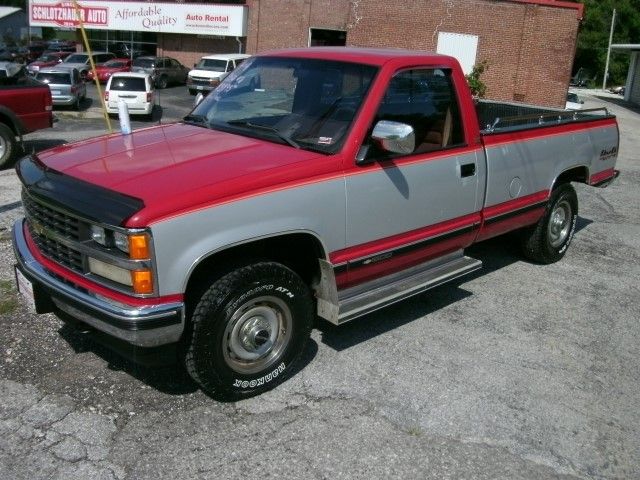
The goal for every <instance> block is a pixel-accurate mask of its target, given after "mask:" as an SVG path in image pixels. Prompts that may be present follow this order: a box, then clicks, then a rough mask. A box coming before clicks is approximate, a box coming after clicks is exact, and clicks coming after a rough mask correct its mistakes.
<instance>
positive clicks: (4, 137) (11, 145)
mask: <svg viewBox="0 0 640 480" xmlns="http://www.w3.org/2000/svg"><path fill="white" fill-rule="evenodd" d="M15 149H16V136H15V134H14V133H13V131H12V130H11V129H10V128H9V127H7V126H6V125H5V124H4V123H0V168H4V167H8V166H9V164H10V163H11V160H12V159H13V155H14V153H15Z"/></svg>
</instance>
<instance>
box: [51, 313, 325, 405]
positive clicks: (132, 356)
mask: <svg viewBox="0 0 640 480" xmlns="http://www.w3.org/2000/svg"><path fill="white" fill-rule="evenodd" d="M57 316H58V317H59V318H61V319H62V320H63V321H65V322H69V321H70V320H69V319H68V318H67V319H65V317H64V314H58V315H57ZM58 333H59V334H60V336H61V337H62V338H63V339H64V340H65V341H66V342H67V343H68V344H69V346H70V347H71V348H72V349H73V351H74V352H75V353H76V354H79V353H84V352H91V353H93V354H94V355H96V356H98V357H100V358H101V359H102V360H103V361H104V362H106V364H107V368H108V369H109V370H113V371H121V372H124V373H126V374H128V375H130V376H131V377H133V378H135V379H137V380H139V381H141V382H143V383H145V384H146V385H148V386H149V387H151V388H153V389H155V390H157V391H159V392H162V393H165V394H169V395H185V394H189V393H193V392H196V391H198V390H200V387H199V386H198V385H197V384H196V383H195V382H194V381H193V380H192V379H191V377H190V376H189V374H188V373H187V371H186V369H185V368H184V366H183V365H182V363H181V362H180V361H179V360H178V358H179V357H178V351H177V349H176V348H173V347H171V346H170V347H163V348H156V349H145V348H137V347H134V346H131V345H129V344H126V343H124V342H120V341H117V340H113V339H112V338H111V337H109V336H107V335H104V334H100V333H99V332H96V331H92V330H90V331H82V330H80V329H78V328H77V326H75V325H74V324H73V323H65V324H64V325H63V326H62V328H60V330H58ZM317 353H318V344H317V343H316V342H315V341H314V340H313V339H309V341H308V342H307V346H306V348H305V350H304V352H303V353H302V355H301V357H300V359H299V360H298V361H297V362H296V363H295V364H294V365H293V366H292V369H291V370H292V371H291V376H295V375H297V374H298V372H300V371H301V370H302V369H304V368H305V367H306V366H307V365H308V364H309V363H311V362H312V361H313V359H314V358H315V357H316V355H317ZM203 393H205V395H208V396H210V397H211V398H213V399H215V400H216V401H220V402H233V401H236V400H237V399H235V398H229V397H225V396H221V395H209V394H207V393H206V392H203Z"/></svg>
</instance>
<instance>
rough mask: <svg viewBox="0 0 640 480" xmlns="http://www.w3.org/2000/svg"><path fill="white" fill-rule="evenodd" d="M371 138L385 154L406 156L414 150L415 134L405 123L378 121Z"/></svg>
mask: <svg viewBox="0 0 640 480" xmlns="http://www.w3.org/2000/svg"><path fill="white" fill-rule="evenodd" d="M371 138H372V140H373V141H374V142H376V144H377V145H378V147H379V148H381V149H382V150H384V151H385V152H391V153H400V154H408V153H411V152H413V150H414V149H415V148H416V134H415V132H414V131H413V127H412V126H411V125H407V124H406V123H400V122H392V121H390V120H380V121H379V122H378V123H377V124H376V126H375V127H374V128H373V133H372V134H371Z"/></svg>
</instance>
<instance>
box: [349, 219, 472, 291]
mask: <svg viewBox="0 0 640 480" xmlns="http://www.w3.org/2000/svg"><path fill="white" fill-rule="evenodd" d="M475 234H476V232H475V230H471V231H469V232H467V233H464V234H462V235H458V236H455V237H453V238H447V239H445V240H443V241H441V242H438V243H434V244H432V245H428V246H425V247H424V248H421V249H417V250H414V251H412V252H410V253H406V254H401V255H394V256H392V257H391V258H389V259H388V260H384V261H381V262H378V263H371V264H369V265H365V266H362V267H359V268H349V275H348V282H347V283H346V284H345V285H344V286H342V285H340V286H339V287H340V288H344V287H350V286H354V285H358V284H360V283H363V282H366V281H368V280H373V279H375V278H379V277H383V276H385V275H390V274H392V273H395V272H399V271H400V270H405V269H407V268H409V267H412V266H414V265H419V264H420V263H423V262H426V261H428V260H431V259H433V258H436V257H439V256H442V255H445V254H447V253H451V252H455V251H456V250H460V249H462V248H465V247H467V246H469V245H470V244H471V242H472V241H473V238H474V237H475Z"/></svg>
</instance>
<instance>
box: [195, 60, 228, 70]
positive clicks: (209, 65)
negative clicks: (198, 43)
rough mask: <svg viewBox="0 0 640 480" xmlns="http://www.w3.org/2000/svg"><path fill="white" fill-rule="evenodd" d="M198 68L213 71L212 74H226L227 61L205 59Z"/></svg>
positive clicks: (199, 63)
mask: <svg viewBox="0 0 640 480" xmlns="http://www.w3.org/2000/svg"><path fill="white" fill-rule="evenodd" d="M196 68H198V69H200V70H211V71H212V72H224V71H226V69H227V61H226V60H213V59H210V58H203V59H201V60H200V61H199V62H198V64H197V65H196Z"/></svg>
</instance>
